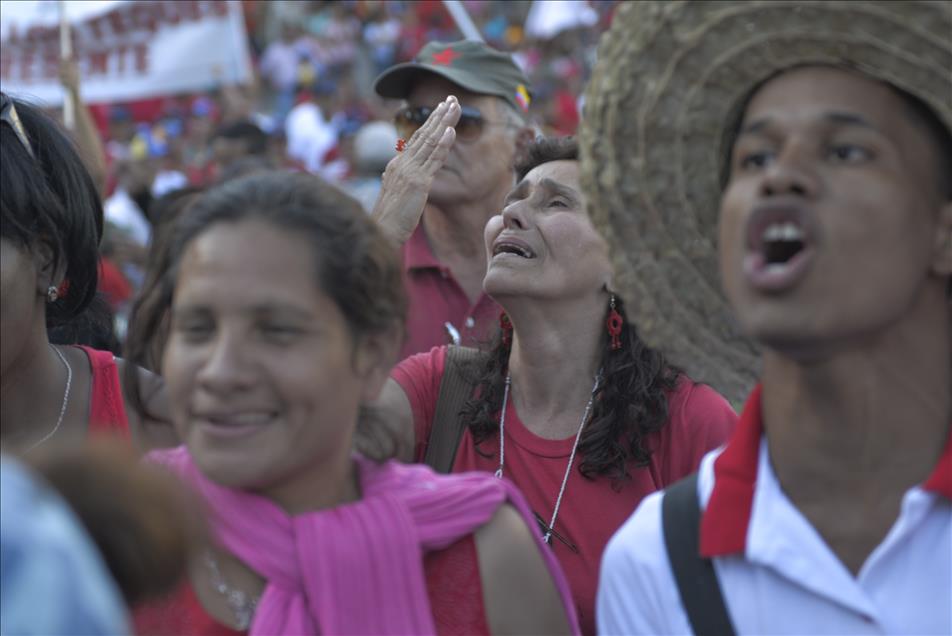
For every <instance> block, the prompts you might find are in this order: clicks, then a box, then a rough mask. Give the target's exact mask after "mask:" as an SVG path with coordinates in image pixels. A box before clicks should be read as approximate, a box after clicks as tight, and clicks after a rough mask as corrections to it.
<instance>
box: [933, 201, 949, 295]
mask: <svg viewBox="0 0 952 636" xmlns="http://www.w3.org/2000/svg"><path fill="white" fill-rule="evenodd" d="M932 271H933V272H935V273H936V274H938V275H940V276H944V277H949V276H952V201H947V202H946V203H945V205H943V206H942V207H941V208H940V209H939V218H938V219H937V223H936V228H935V249H934V250H933V254H932Z"/></svg>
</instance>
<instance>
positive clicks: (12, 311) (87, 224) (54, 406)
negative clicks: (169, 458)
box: [0, 94, 174, 452]
mask: <svg viewBox="0 0 952 636" xmlns="http://www.w3.org/2000/svg"><path fill="white" fill-rule="evenodd" d="M0 97H2V109H0V110H2V123H0V148H2V154H3V162H2V165H0V201H2V206H0V207H2V225H0V261H2V268H0V307H2V310H0V343H2V344H0V393H2V396H3V401H2V404H0V421H2V422H3V428H2V441H3V444H4V448H5V450H6V449H12V450H15V451H18V452H28V451H30V450H32V449H34V448H39V447H41V446H68V445H71V444H74V443H76V442H80V441H82V440H84V439H85V438H86V437H87V436H88V435H89V434H90V433H94V432H97V431H104V432H109V433H110V434H113V435H119V436H122V437H131V438H132V440H133V441H134V442H135V443H136V445H137V446H139V447H140V448H148V447H152V446H158V445H167V444H168V443H169V442H171V441H173V440H174V435H173V434H172V429H171V427H169V426H164V425H162V424H161V423H160V422H152V421H150V420H149V419H146V418H141V417H138V416H137V415H136V414H135V413H133V412H132V411H131V410H130V411H127V410H126V408H125V398H124V392H123V387H122V385H121V382H120V380H119V367H120V366H122V365H123V364H124V363H123V362H122V361H121V360H120V361H117V360H116V359H115V358H113V355H112V354H111V353H110V352H108V351H97V350H95V349H91V348H88V347H71V346H59V345H55V346H54V345H51V344H50V340H49V336H48V334H47V328H48V327H54V326H57V325H62V324H64V323H67V322H69V321H71V320H73V319H75V318H76V317H77V316H79V315H80V314H81V313H83V311H84V310H85V309H86V308H87V307H88V306H89V304H90V302H91V301H92V299H93V297H94V295H95V293H96V287H97V279H98V276H97V265H98V258H99V250H98V245H99V241H100V239H101V237H102V229H103V212H102V202H101V200H100V198H99V193H98V191H97V190H96V185H95V183H94V182H93V180H92V178H91V177H90V175H89V173H88V171H87V170H86V168H85V167H84V166H83V163H82V160H81V159H80V157H79V155H78V153H77V152H76V150H75V148H74V146H73V144H72V142H70V140H69V138H68V137H67V136H66V135H65V134H64V133H63V132H62V131H61V130H60V129H59V127H58V125H57V124H56V123H55V122H53V121H52V120H51V119H50V118H49V117H47V116H46V115H44V114H43V113H42V112H41V111H40V110H39V109H38V108H36V107H33V106H30V105H29V104H26V103H24V102H21V101H19V100H14V99H11V98H10V97H9V96H7V95H5V94H0ZM142 373H143V374H144V378H143V379H144V380H145V382H144V385H146V386H147V390H146V396H147V398H148V400H149V406H150V412H151V413H152V414H153V415H155V416H157V417H159V418H160V419H161V415H162V413H163V408H162V399H161V394H162V390H161V381H160V380H159V379H158V378H156V377H155V376H151V375H150V374H146V372H144V371H143V372H142Z"/></svg>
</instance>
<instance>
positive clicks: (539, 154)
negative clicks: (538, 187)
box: [516, 137, 578, 181]
mask: <svg viewBox="0 0 952 636" xmlns="http://www.w3.org/2000/svg"><path fill="white" fill-rule="evenodd" d="M550 161H578V141H577V140H576V139H575V137H537V138H536V139H535V140H534V141H533V142H532V143H530V144H529V145H528V146H526V149H525V152H524V153H523V155H522V157H521V158H520V160H519V162H518V163H517V164H516V180H517V181H522V180H523V179H524V178H525V176H526V175H527V174H529V173H530V172H532V170H534V169H535V168H538V167H539V166H541V165H542V164H544V163H549V162H550Z"/></svg>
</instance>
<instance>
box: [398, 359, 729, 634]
mask: <svg viewBox="0 0 952 636" xmlns="http://www.w3.org/2000/svg"><path fill="white" fill-rule="evenodd" d="M445 362H446V347H437V348H434V349H432V350H431V351H430V352H429V353H422V354H419V355H415V356H412V357H410V358H408V359H406V360H404V361H403V362H401V363H400V364H399V365H398V366H397V367H396V368H395V369H394V370H393V373H392V376H391V377H393V379H394V380H396V381H397V383H398V384H400V386H401V387H402V388H403V390H404V392H405V393H406V395H407V398H408V399H409V401H410V406H411V408H412V409H413V418H414V428H415V432H416V440H417V442H416V459H417V461H421V460H422V458H423V454H424V452H425V450H426V441H427V440H428V439H429V435H430V431H431V429H432V425H433V414H434V411H435V409H436V401H437V397H438V396H439V391H440V380H441V379H442V377H443V368H444V365H445ZM669 413H670V416H669V420H668V423H667V424H666V425H665V426H664V428H662V429H661V431H659V432H657V433H654V434H652V435H651V436H650V437H649V438H648V441H647V443H648V445H649V446H648V447H649V448H651V449H652V454H651V459H650V460H649V464H648V465H647V466H645V467H643V468H635V467H633V468H631V469H630V470H629V473H630V475H631V479H630V480H628V481H625V482H622V483H620V484H619V486H620V488H618V489H617V490H616V489H614V488H612V481H611V480H610V479H609V478H606V477H599V478H596V479H594V480H589V479H586V478H584V477H582V475H581V474H580V473H579V472H578V465H579V463H580V461H581V458H580V457H578V456H576V458H575V465H574V466H573V468H572V473H571V475H570V476H569V480H568V484H567V485H566V488H565V494H564V496H563V498H562V505H561V508H560V509H559V516H558V519H557V520H556V524H555V531H556V532H558V533H559V534H561V535H562V536H563V537H565V538H566V539H568V540H569V541H571V542H572V543H573V544H574V545H575V546H576V548H577V549H578V552H577V553H575V552H573V551H572V550H571V549H570V548H569V547H568V546H566V545H565V544H564V543H562V542H560V541H558V540H556V539H553V540H552V548H553V550H555V555H556V557H558V559H559V562H560V563H561V565H562V569H563V570H564V571H565V575H566V577H567V578H568V581H569V585H570V586H571V588H572V595H573V597H574V598H575V603H576V606H577V609H578V613H579V622H580V624H581V627H582V632H583V633H585V634H594V633H595V591H596V587H597V586H598V568H599V564H600V562H601V557H602V551H603V550H604V549H605V544H606V543H608V540H609V539H610V538H611V536H612V534H614V532H615V530H617V529H618V528H619V527H620V526H621V524H622V523H623V522H624V521H625V520H627V519H628V517H629V516H631V514H632V513H633V512H634V510H635V508H636V507H637V506H638V504H639V503H640V502H641V500H642V499H643V498H644V497H645V496H647V495H649V494H651V493H652V492H654V491H656V490H660V489H661V488H664V487H665V486H667V485H669V484H671V483H673V482H675V481H677V480H679V479H681V478H682V477H684V476H686V475H688V474H690V473H692V472H694V471H695V470H696V469H697V467H698V464H699V463H700V461H701V458H702V457H703V456H704V454H705V453H706V452H707V451H709V450H711V449H714V448H717V447H718V446H720V445H721V444H723V443H725V442H726V441H727V439H728V438H729V437H730V434H731V432H732V431H733V428H734V423H735V422H736V420H737V414H736V413H735V412H734V410H733V409H732V408H731V406H730V404H728V402H727V400H725V399H724V398H723V397H721V395H720V394H718V393H717V392H716V391H714V390H713V389H711V388H710V387H708V386H705V385H703V384H695V383H694V382H692V381H691V380H689V379H687V378H683V379H682V380H681V381H680V382H679V383H678V386H677V388H676V389H675V390H674V391H673V392H672V394H671V396H670V399H669ZM574 442H575V436H574V435H573V436H572V437H570V438H568V439H560V440H547V439H543V438H541V437H538V436H536V435H535V434H533V433H532V432H530V431H529V430H528V429H527V428H526V427H525V426H524V425H523V424H522V422H521V420H520V419H519V414H518V413H516V410H515V406H514V405H513V402H512V400H510V401H509V405H508V407H507V410H506V466H505V476H506V477H507V478H508V479H510V480H511V481H512V482H513V483H515V484H516V486H518V487H519V489H520V490H522V492H523V494H524V495H525V496H526V499H527V500H528V502H529V506H530V507H531V508H532V510H533V511H535V512H536V513H538V514H539V515H540V516H541V517H542V518H543V519H545V521H546V522H548V521H549V519H550V518H551V516H552V510H553V508H554V507H555V499H556V497H557V496H558V493H559V488H560V487H561V485H562V479H563V477H564V476H565V467H566V462H567V461H568V458H569V455H570V454H571V452H572V446H573V444H574ZM479 451H480V452H477V450H476V446H475V445H474V443H473V437H472V435H471V434H470V432H469V431H468V430H466V431H464V433H463V438H462V440H461V442H460V446H459V449H458V450H457V453H456V460H455V463H454V464H453V472H464V471H468V470H485V471H490V472H492V471H495V470H496V468H497V467H498V465H499V437H498V436H494V437H491V438H490V439H488V440H486V441H485V442H483V443H482V444H481V445H480V446H479Z"/></svg>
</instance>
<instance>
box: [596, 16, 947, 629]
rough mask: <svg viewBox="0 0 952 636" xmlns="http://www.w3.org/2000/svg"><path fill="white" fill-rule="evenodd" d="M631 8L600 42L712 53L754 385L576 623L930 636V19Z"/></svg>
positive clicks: (936, 28) (938, 344)
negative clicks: (719, 444) (591, 610)
mask: <svg viewBox="0 0 952 636" xmlns="http://www.w3.org/2000/svg"><path fill="white" fill-rule="evenodd" d="M641 4H642V5H643V6H642V7H641V9H638V10H632V11H628V12H627V13H622V15H621V16H619V18H620V21H616V24H615V25H614V27H613V29H618V30H619V31H623V30H624V26H625V24H626V23H627V22H628V21H631V23H634V24H638V28H639V29H641V30H642V32H647V33H652V35H653V37H652V38H648V40H649V41H651V43H652V46H660V47H662V48H663V46H664V41H663V40H664V39H665V38H668V39H669V40H670V39H671V38H673V37H674V36H673V35H672V34H673V33H674V32H678V33H681V34H686V33H693V34H695V36H696V38H697V39H695V40H694V41H693V42H692V41H688V42H687V44H685V47H686V49H687V52H686V53H685V57H684V58H683V60H688V59H689V58H690V56H691V55H692V53H693V52H696V51H698V50H700V49H702V48H703V46H704V44H705V43H707V44H709V45H710V46H713V47H714V48H715V49H716V48H717V46H720V48H721V49H722V50H721V51H720V52H719V54H717V55H715V51H712V50H708V51H707V52H706V53H705V58H706V59H710V60H714V61H712V62H711V63H710V64H711V67H710V68H705V69H703V70H704V71H705V73H707V77H711V76H714V75H717V76H718V77H720V78H721V80H720V81H721V83H720V84H719V85H718V88H720V89H721V90H720V91H719V92H715V91H710V92H708V93H707V94H708V95H709V96H710V100H711V102H710V103H711V105H712V107H713V108H715V109H717V108H723V109H724V110H723V112H725V113H733V117H725V121H728V126H727V127H726V134H725V135H724V137H723V139H724V140H726V141H725V142H724V145H723V147H722V150H723V151H724V170H723V173H722V184H721V185H722V188H723V190H722V195H721V197H720V237H719V240H720V243H719V250H720V269H721V277H722V281H723V285H724V288H725V291H726V293H727V297H728V299H729V301H730V304H731V306H732V307H733V309H734V311H735V313H736V316H737V318H738V321H739V322H740V324H741V326H742V327H743V329H744V330H745V331H746V332H747V333H748V334H749V335H751V337H753V338H754V339H755V340H756V341H758V342H759V343H760V345H761V346H762V348H763V370H762V373H761V383H760V384H759V385H758V386H757V387H756V388H755V389H754V390H753V392H752V394H751V396H750V398H749V400H748V402H747V404H746V406H745V407H744V411H743V414H742V416H741V419H740V421H739V423H738V426H737V429H736V432H735V435H734V437H733V438H732V439H731V441H730V442H729V443H728V444H727V446H726V447H725V448H723V449H719V450H716V451H712V452H711V453H709V454H708V455H707V456H706V457H705V458H704V460H703V461H702V464H701V468H700V470H699V473H698V477H697V481H696V486H695V485H694V484H693V483H691V484H689V486H690V488H691V490H690V491H687V492H689V494H690V495H691V497H690V498H685V497H684V496H683V493H684V492H686V491H685V490H684V489H683V488H682V489H681V492H682V496H680V503H678V504H675V503H671V502H675V501H677V499H676V498H675V496H674V493H675V490H677V489H678V486H675V487H673V488H672V489H670V490H669V491H668V492H666V493H665V494H664V495H663V494H662V493H656V494H655V495H652V496H651V497H649V498H647V499H645V500H644V501H643V503H642V504H641V506H640V507H639V508H638V510H637V511H636V513H635V514H634V515H633V517H632V518H631V519H630V520H629V521H628V522H627V523H626V524H625V525H624V526H622V528H621V529H620V530H619V531H618V533H617V534H616V535H615V537H614V538H613V539H612V541H611V542H610V543H609V546H608V548H607V550H606V552H605V555H604V558H603V564H602V571H601V579H600V587H599V596H598V607H597V612H598V627H599V631H600V633H604V634H636V633H640V634H683V633H691V632H694V633H731V632H734V633H739V634H768V633H770V634H772V633H788V634H821V633H822V634H880V633H888V634H950V633H952V504H950V499H952V438H950V428H952V133H950V129H952V77H950V75H949V69H950V68H952V38H950V37H949V34H950V33H952V5H950V4H949V3H931V4H914V3H895V4H885V3H858V2H827V3H819V4H810V3H799V6H796V7H795V6H793V5H792V3H787V6H780V5H782V4H783V3H763V4H758V3H699V4H698V5H694V6H691V5H690V4H689V5H688V6H686V7H681V8H680V9H676V10H672V11H668V12H667V13H662V12H658V11H654V12H652V10H651V9H652V7H650V6H644V5H651V4H653V3H641ZM679 12H680V13H679ZM619 22H620V24H619ZM673 25H676V29H675V28H674V26H673ZM739 25H742V26H743V28H742V29H740V28H737V29H735V28H734V27H737V26H739ZM666 26H670V27H671V29H670V30H668V29H666ZM727 34H733V35H732V36H731V37H727ZM943 34H944V35H943ZM616 37H617V36H616ZM718 38H720V40H721V43H720V44H719V45H718V44H711V42H712V41H714V40H717V39H718ZM659 41H660V44H659ZM635 48H636V49H637V45H636V46H635ZM636 53H637V51H636ZM645 54H646V55H650V50H649V51H645ZM669 59H670V58H669ZM751 60H755V61H753V62H752V61H751ZM682 64H683V72H691V65H690V64H689V63H688V62H687V61H683V62H682ZM717 64H723V65H727V66H729V67H732V68H731V69H730V70H734V69H735V68H736V73H733V74H732V73H730V72H727V73H725V72H723V70H724V69H720V71H718V70H717V69H715V68H713V67H716V66H717ZM681 71H682V69H681V68H674V69H673V72H674V73H678V72H681ZM645 81H647V79H645ZM702 81H706V80H703V79H702ZM730 81H734V82H735V83H737V84H738V86H735V87H734V88H733V89H732V90H733V95H734V98H732V99H729V100H728V101H731V104H730V105H724V104H718V101H719V100H724V99H725V98H726V96H727V95H730V94H731V89H725V85H724V82H730ZM607 85H608V86H611V85H612V84H611V83H610V82H608V83H607ZM592 90H593V91H598V90H599V86H598V84H597V83H596V84H595V85H593V88H592ZM663 90H664V89H663V87H662V88H660V89H658V92H659V93H662V92H663ZM698 93H699V94H700V95H701V96H702V97H703V95H704V90H699V91H698ZM688 99H690V98H688ZM632 108H633V110H634V111H637V110H638V108H637V104H636V105H633V106H632ZM684 109H685V111H688V112H690V110H691V105H690V104H688V105H686V106H685V107H684ZM672 122H673V123H672ZM677 122H678V118H677V117H670V118H669V121H668V123H664V122H662V123H660V124H659V125H660V126H662V127H663V126H665V125H668V126H677V125H678V123H677ZM688 132H690V131H688ZM708 132H709V133H710V134H711V135H712V136H713V134H714V133H713V131H708ZM685 137H688V138H690V137H691V135H685ZM694 139H695V141H702V140H699V139H697V138H694ZM693 150H694V153H695V158H693V159H692V158H688V159H686V160H685V162H686V163H690V162H692V161H693V162H696V163H698V164H699V165H704V163H703V162H706V160H707V156H706V155H705V154H704V153H703V152H701V150H702V148H701V147H697V148H694V149H693ZM684 172H685V173H686V174H694V175H695V176H696V175H697V174H698V173H697V171H694V172H692V171H691V170H690V166H689V167H688V169H686V170H685V171H684ZM712 183H713V181H712ZM713 196H714V195H713V193H712V197H713ZM695 200H696V199H695ZM695 495H696V500H695ZM666 497H668V498H669V499H668V502H665V498H666ZM695 501H699V506H700V509H701V511H700V513H699V521H694V522H693V526H694V531H695V532H696V535H695V537H697V538H696V539H695V538H692V537H690V532H688V533H687V537H688V538H687V539H684V538H683V536H684V532H685V527H687V526H691V525H692V522H690V521H684V519H689V518H690V515H686V516H685V514H683V511H684V510H687V509H688V508H689V507H690V506H686V505H685V502H687V503H689V504H692V505H694V506H695V510H696V509H697V504H696V503H695ZM669 503H670V505H671V508H668V504H669ZM675 508H677V509H679V510H680V512H677V513H675V512H670V511H671V510H673V509H675ZM669 513H670V514H671V516H670V517H669V516H668V514H669ZM675 519H681V520H680V521H677V522H675V521H674V520H675ZM669 522H670V523H669ZM675 524H677V525H678V527H674V526H675ZM678 535H681V536H682V538H681V539H680V540H679V539H676V538H673V537H676V536H678ZM672 563H674V564H676V565H674V566H673V565H672ZM710 564H713V570H711V565H710ZM681 568H684V570H683V571H684V572H686V573H687V575H686V576H685V577H684V578H683V579H682V580H678V577H677V576H676V575H675V573H674V571H673V570H680V569H681ZM705 568H706V570H705ZM711 572H713V574H714V575H715V576H710V574H711Z"/></svg>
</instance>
